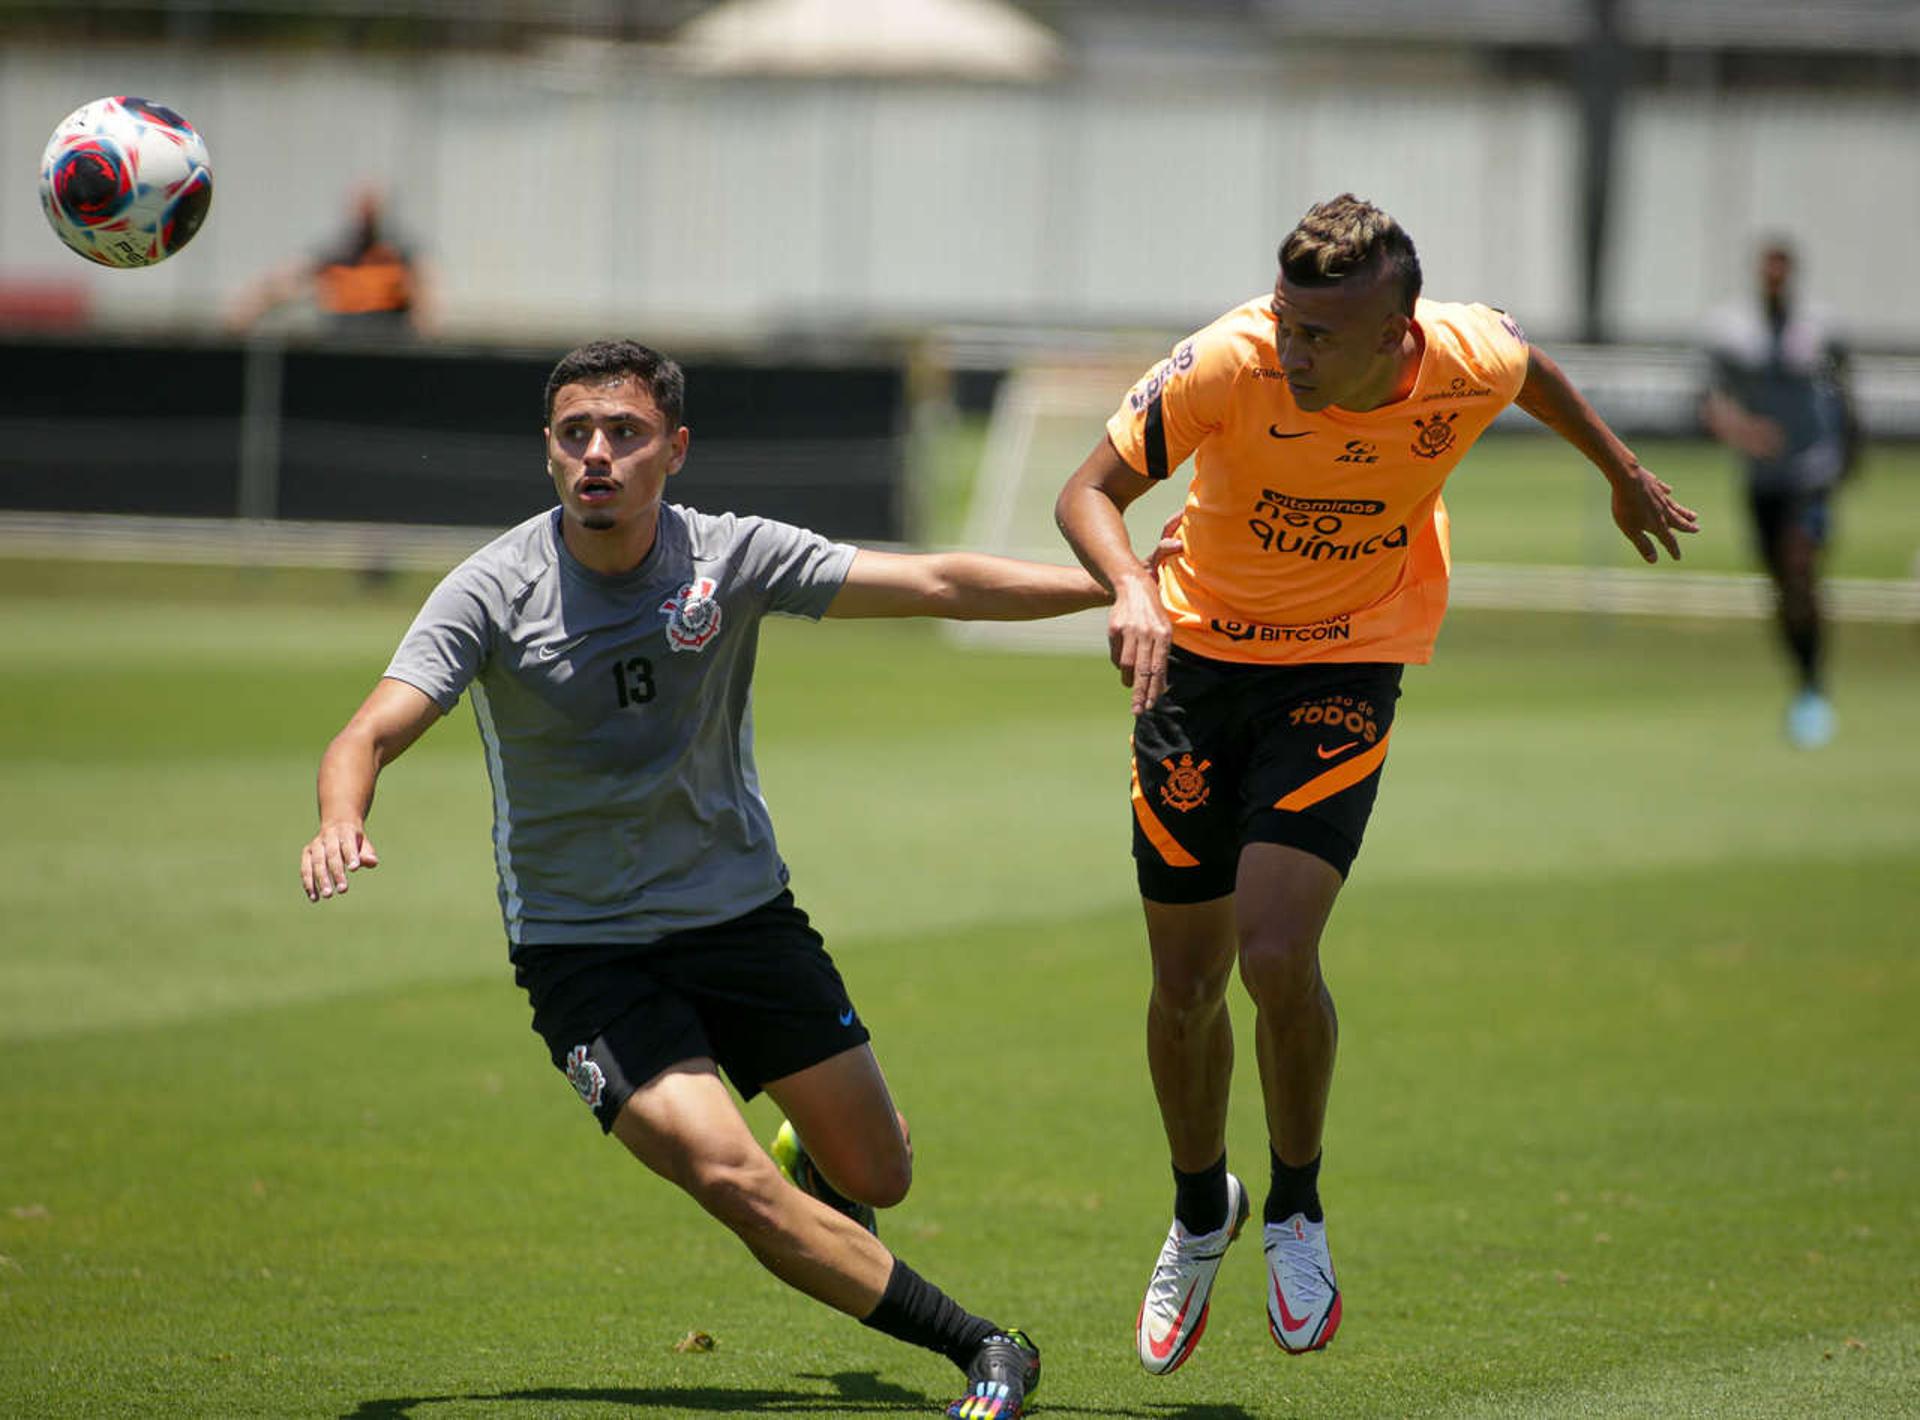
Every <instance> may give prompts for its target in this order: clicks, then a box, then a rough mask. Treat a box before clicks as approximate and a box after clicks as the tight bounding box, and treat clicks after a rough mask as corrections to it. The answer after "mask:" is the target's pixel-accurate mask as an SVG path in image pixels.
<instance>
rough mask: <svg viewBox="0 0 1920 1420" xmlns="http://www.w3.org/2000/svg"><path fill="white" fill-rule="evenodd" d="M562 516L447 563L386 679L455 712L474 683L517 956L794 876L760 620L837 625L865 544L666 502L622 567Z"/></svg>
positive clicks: (647, 925) (730, 913) (710, 919)
mask: <svg viewBox="0 0 1920 1420" xmlns="http://www.w3.org/2000/svg"><path fill="white" fill-rule="evenodd" d="M560 516H561V515H560V510H559V509H558V508H554V509H552V510H550V511H548V512H545V513H542V514H540V515H539V516H537V517H534V518H529V519H528V520H527V521H526V522H524V523H522V524H520V525H519V526H518V527H516V528H514V529H513V530H512V531H510V532H508V533H506V534H505V535H503V536H501V537H499V538H496V539H495V540H494V541H493V542H491V543H489V544H487V546H485V547H483V548H481V549H480V550H479V551H478V552H476V553H474V554H473V556H471V557H469V558H468V559H467V560H466V561H465V562H463V563H461V564H460V565H459V566H458V567H456V568H455V569H454V570H453V571H452V572H450V573H448V574H447V576H446V578H445V580H443V581H442V582H441V583H440V585H439V586H438V587H436V588H435V589H434V591H433V594H432V595H431V596H429V597H428V598H427V601H426V604H425V605H424V606H423V607H421V609H420V614H419V615H418V616H417V617H415V618H414V622H413V625H412V626H411V627H410V628H409V629H408V631H407V634H406V636H405V637H404V638H403V639H402V641H401V643H400V648H399V650H398V651H396V652H395V653H394V657H393V663H392V664H391V665H389V666H388V667H387V672H386V673H387V675H388V676H390V677H392V678H393V679H395V680H401V681H405V682H406V683H407V684H408V685H412V686H415V687H417V688H418V689H420V690H422V691H424V692H425V693H426V694H427V695H428V696H430V697H431V698H432V699H433V701H434V703H435V704H437V705H438V706H439V707H440V708H441V709H442V710H443V711H450V710H452V708H453V706H454V704H455V703H456V702H457V701H458V700H459V698H460V694H461V692H462V691H463V690H464V691H469V692H470V693H471V698H472V700H473V709H474V716H475V718H476V720H477V721H478V722H479V727H480V738H481V741H482V743H483V744H484V746H485V749H486V756H487V774H488V776H489V778H490V779H491V780H492V782H493V850H494V860H495V864H496V866H497V867H498V869H499V874H500V910H501V914H502V916H503V917H504V918H505V920H506V928H507V939H508V941H509V942H511V943H513V944H514V946H516V947H517V946H519V945H521V944H528V945H532V944H562V945H564V944H570V943H589V942H594V943H611V942H633V943H645V942H651V941H654V940H657V939H658V938H660V937H663V936H665V935H666V934H668V933H670V932H678V931H682V930H685V929H686V928H689V927H698V926H704V925H708V924H711V923H715V922H724V921H726V920H727V919H729V918H732V917H738V916H739V915H740V914H741V913H743V912H746V911H749V910H750V909H752V908H754V907H757V906H759V905H760V904H761V903H764V902H766V901H768V900H769V899H770V898H772V897H774V896H776V895H777V894H778V893H779V892H780V890H781V888H782V886H783V885H784V884H785V882H786V878H787V872H786V865H785V864H784V863H782V862H781V860H780V854H779V851H778V849H777V848H776V847H775V845H774V838H773V823H772V820H771V818H770V817H769V816H768V813H767V805H766V801H765V800H764V799H762V798H761V795H760V783H759V776H758V773H757V771H756V770H755V768H754V762H753V709H752V682H753V663H754V652H755V649H756V647H757V645H758V642H759V632H760V619H761V618H762V617H763V616H765V615H766V614H767V613H769V612H784V613H788V614H790V615H795V616H806V617H814V618H817V617H819V616H821V615H822V614H823V613H824V612H825V611H826V609H827V606H828V604H829V603H830V602H831V601H832V600H833V598H834V594H835V593H836V592H838V591H839V589H840V585H841V583H842V582H844V581H845V580H846V576H847V569H848V568H849V567H850V566H851V565H852V562H853V556H854V549H853V548H852V547H849V546H847V545H846V544H844V543H834V542H829V541H827V540H826V539H825V538H823V537H820V536H819V535H817V534H815V533H811V532H808V531H806V530H805V529H803V528H797V527H793V526H790V525H789V524H786V523H777V522H771V521H768V520H767V519H765V518H752V517H735V516H733V515H732V514H721V515H719V516H709V515H707V514H704V513H699V512H696V511H694V510H693V509H691V508H680V507H674V506H671V505H665V506H663V507H662V508H661V510H660V530H659V535H658V536H657V537H656V538H655V540H654V545H653V550H652V551H651V552H649V553H648V554H647V557H646V560H645V561H644V562H642V563H641V564H640V566H639V567H637V568H635V569H634V570H633V571H632V572H628V573H624V574H622V575H620V576H617V577H608V576H603V575H601V574H599V573H597V572H593V571H591V570H589V569H588V568H586V567H584V566H582V565H581V563H580V562H579V561H578V560H577V559H576V558H575V557H574V556H573V554H572V553H570V552H568V551H567V549H566V545H565V543H564V542H563V541H562V540H561V536H560Z"/></svg>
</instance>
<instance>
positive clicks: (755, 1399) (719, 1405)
mask: <svg viewBox="0 0 1920 1420" xmlns="http://www.w3.org/2000/svg"><path fill="white" fill-rule="evenodd" d="M801 1379H803V1380H818V1381H825V1382H827V1383H828V1384H829V1385H831V1386H832V1387H833V1388H834V1390H835V1392H836V1393H835V1394H833V1395H810V1394H803V1393H801V1392H797V1391H789V1390H749V1389H745V1388H740V1387H732V1386H698V1385H695V1386H537V1387H534V1388H531V1389H528V1390H503V1391H496V1392H494V1393H493V1394H491V1395H471V1394H468V1395H413V1396H394V1397H391V1398H389V1399H384V1400H363V1401H361V1402H360V1404H359V1406H358V1408H356V1409H354V1410H351V1411H349V1412H347V1414H346V1415H345V1416H343V1417H342V1420H419V1417H422V1416H428V1415H430V1414H431V1413H432V1407H434V1406H436V1405H448V1404H454V1403H460V1404H472V1403H474V1402H476V1401H479V1402H495V1403H498V1404H500V1405H527V1406H534V1407H538V1406H544V1405H555V1404H561V1405H565V1404H581V1405H626V1406H631V1407H633V1408H634V1409H636V1410H677V1411H680V1412H682V1413H686V1414H700V1415H898V1414H920V1415H924V1414H927V1413H928V1412H930V1411H933V1410H935V1409H937V1406H936V1404H935V1402H934V1401H932V1400H930V1399H929V1398H928V1397H926V1396H924V1395H922V1394H920V1393H919V1392H917V1391H911V1390H908V1389H906V1388H905V1387H903V1386H897V1385H891V1384H889V1383H888V1382H886V1381H883V1380H881V1379H880V1378H879V1377H878V1376H876V1375H875V1374H874V1373H873V1372H871V1371H841V1372H839V1373H837V1374H835V1375H829V1376H814V1375H810V1376H802V1377H801ZM943 1403H944V1402H943ZM534 1413H535V1414H538V1413H541V1412H539V1411H538V1410H537V1409H536V1410H535V1411H534Z"/></svg>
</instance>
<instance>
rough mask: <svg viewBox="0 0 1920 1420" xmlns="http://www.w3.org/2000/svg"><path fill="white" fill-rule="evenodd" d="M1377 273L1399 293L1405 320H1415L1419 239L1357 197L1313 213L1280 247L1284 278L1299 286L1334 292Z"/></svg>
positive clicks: (1318, 207) (1343, 195)
mask: <svg viewBox="0 0 1920 1420" xmlns="http://www.w3.org/2000/svg"><path fill="white" fill-rule="evenodd" d="M1376 272H1377V273H1379V274H1380V275H1381V276H1382V277H1383V278H1384V279H1386V280H1389V281H1392V282H1394V283H1395V285H1396V286H1397V287H1398V288H1399V297H1400V312H1401V314H1402V315H1408V316H1410V315H1412V314H1413V303H1414V302H1415V301H1417V300H1419V299H1420V255H1419V253H1418V252H1416V251H1414V249H1413V238H1412V237H1410V236H1408V235H1407V234H1406V230H1405V229H1404V228H1402V227H1401V225H1400V224H1399V223H1398V222H1396V221H1394V220H1393V218H1391V217H1389V216H1388V215H1387V214H1386V213H1384V212H1382V211H1381V210H1380V209H1379V208H1378V207H1375V206H1374V205H1373V204H1372V203H1371V202H1366V201H1363V200H1362V199H1360V198H1358V197H1355V196H1354V195H1353V194H1352V193H1351V192H1343V193H1341V194H1340V195H1339V196H1338V197H1335V198H1331V199H1329V200H1328V201H1326V202H1317V203H1315V204H1314V205H1313V206H1312V207H1310V208H1308V209H1307V215H1306V216H1304V217H1302V218H1301V219H1300V222H1299V225H1298V226H1296V227H1295V228H1294V229H1293V230H1292V231H1291V232H1289V233H1287V237H1286V240H1285V241H1283V242H1281V243H1280V274H1281V275H1282V276H1284V277H1286V279H1287V280H1288V281H1291V282H1292V283H1293V284H1294V285H1296V286H1332V285H1336V284H1337V283H1339V282H1341V281H1344V280H1346V279H1347V278H1349V277H1353V276H1367V275H1371V274H1373V273H1376Z"/></svg>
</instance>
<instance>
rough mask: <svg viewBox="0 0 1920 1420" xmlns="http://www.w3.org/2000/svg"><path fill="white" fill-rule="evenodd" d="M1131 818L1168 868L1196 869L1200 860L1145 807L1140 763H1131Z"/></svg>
mask: <svg viewBox="0 0 1920 1420" xmlns="http://www.w3.org/2000/svg"><path fill="white" fill-rule="evenodd" d="M1133 816H1134V818H1136V819H1137V820H1139V823H1140V831H1141V832H1142V833H1144V834H1146V835H1147V842H1149V843H1151V844H1152V845H1153V847H1154V851H1155V852H1157V853H1158V854H1159V855H1160V856H1161V858H1163V859H1164V860H1165V861H1166V864H1167V866H1168V867H1169V868H1197V867H1199V866H1200V860H1199V859H1198V858H1196V857H1194V856H1193V854H1191V853H1189V852H1187V850H1186V849H1184V848H1182V847H1181V846H1180V844H1179V842H1178V840H1176V839H1175V838H1174V836H1173V835H1172V834H1171V833H1168V832H1167V826H1166V825H1165V824H1164V823H1162V822H1160V820H1159V819H1157V818H1155V817H1154V816H1153V810H1152V809H1151V808H1149V807H1148V806H1147V796H1146V792H1145V791H1144V790H1142V789H1141V787H1140V761H1139V760H1137V759H1136V760H1134V761H1133Z"/></svg>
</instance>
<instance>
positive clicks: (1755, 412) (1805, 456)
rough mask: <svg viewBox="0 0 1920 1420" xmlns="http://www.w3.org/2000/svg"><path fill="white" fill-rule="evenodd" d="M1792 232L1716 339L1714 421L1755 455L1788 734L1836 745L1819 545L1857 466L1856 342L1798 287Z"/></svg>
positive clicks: (1752, 464)
mask: <svg viewBox="0 0 1920 1420" xmlns="http://www.w3.org/2000/svg"><path fill="white" fill-rule="evenodd" d="M1793 275H1794V254H1793V249H1792V248H1791V247H1789V246H1788V245H1787V244H1786V243H1785V242H1784V241H1780V240H1773V241H1769V242H1767V243H1765V244H1764V245H1762V247H1761V248H1760V257H1759V271H1758V276H1759V281H1758V291H1757V293H1756V294H1757V295H1758V297H1759V299H1758V300H1757V301H1750V302H1745V303H1742V304H1740V305H1738V306H1732V307H1729V308H1727V309H1725V310H1723V311H1720V312H1718V313H1717V314H1716V315H1715V316H1714V317H1713V320H1712V324H1711V329H1710V332H1709V335H1708V341H1707V356H1708V360H1709V362H1710V365H1711V384H1710V387H1709V389H1708V391H1707V394H1706V397H1705V399H1704V401H1703V402H1702V405H1701V412H1702V415H1703V418H1704V422H1705V423H1706V426H1707V429H1708V430H1709V432H1711V433H1712V434H1713V436H1714V437H1715V438H1717V439H1719V440H1720V441H1721V442H1722V443H1724V444H1726V445H1727V446H1728V447H1729V448H1732V449H1733V450H1735V451H1736V452H1738V453H1739V454H1741V455H1742V456H1743V458H1744V461H1745V463H1746V476H1747V504H1748V508H1749V511H1750V512H1751V513H1752V515H1753V530H1754V541H1755V543H1756V545H1757V547H1758V550H1759V552H1760V557H1761V560H1762V562H1763V563H1764V564H1765V566H1766V569H1767V574H1768V576H1769V577H1771V578H1772V580H1773V584H1774V591H1775V597H1776V603H1777V607H1778V613H1779V625H1780V633H1781V637H1782V639H1783V640H1784V642H1785V644H1786V649H1787V652H1788V654H1789V655H1790V656H1791V657H1792V659H1793V664H1794V668H1795V670H1796V672H1797V673H1798V678H1799V686H1798V693H1797V694H1796V695H1795V697H1794V699H1793V700H1792V702H1791V703H1790V704H1789V705H1788V707H1787V725H1786V727H1787V735H1788V737H1789V738H1790V739H1791V740H1792V741H1793V742H1794V743H1795V744H1796V745H1799V746H1801V747H1802V748H1806V749H1812V748H1816V747H1817V746H1819V745H1822V744H1825V743H1826V742H1827V740H1828V739H1830V738H1831V737H1832V735H1833V728H1834V716H1833V710H1832V707H1831V706H1830V705H1829V704H1828V703H1827V699H1826V689H1825V686H1824V685H1823V684H1822V677H1821V671H1822V652H1823V649H1824V644H1825V639H1826V638H1825V636H1824V634H1823V628H1822V624H1821V614H1820V597H1819V571H1820V554H1821V551H1822V550H1823V548H1824V547H1825V544H1826V539H1827V531H1828V521H1829V518H1828V506H1827V504H1828V499H1829V497H1830V495H1831V493H1832V491H1833V489H1834V487H1835V485H1836V484H1838V483H1839V481H1840V480H1841V479H1842V478H1844V477H1846V476H1847V475H1848V474H1849V473H1850V472H1852V470H1853V467H1854V464H1855V460H1856V456H1857V453H1858V448H1859V428H1858V425H1857V424H1856V422H1855V420H1854V417H1853V405H1852V401H1851V399H1850V398H1849V394H1848V389H1847V382H1846V351H1845V348H1844V347H1843V346H1842V344H1841V342H1840V341H1839V339H1838V337H1837V336H1836V335H1835V334H1834V332H1833V329H1832V327H1831V326H1830V324H1829V323H1828V320H1827V317H1826V315H1825V313H1824V312H1823V311H1821V310H1820V308H1819V307H1817V306H1814V305H1811V304H1809V303H1806V302H1803V301H1801V300H1799V299H1798V295H1797V293H1796V292H1795V291H1794V289H1793Z"/></svg>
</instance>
